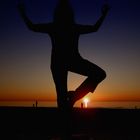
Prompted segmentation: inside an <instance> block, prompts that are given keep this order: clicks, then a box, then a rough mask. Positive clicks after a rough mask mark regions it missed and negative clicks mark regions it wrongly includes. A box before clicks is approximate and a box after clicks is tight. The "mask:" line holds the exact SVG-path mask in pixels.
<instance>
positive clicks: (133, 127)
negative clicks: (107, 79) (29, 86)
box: [0, 107, 140, 140]
mask: <svg viewBox="0 0 140 140" xmlns="http://www.w3.org/2000/svg"><path fill="white" fill-rule="evenodd" d="M69 125H71V127H67V126H69ZM64 133H65V134H67V133H68V134H71V135H72V137H71V139H72V140H140V110H138V109H78V108H74V110H73V111H72V113H71V114H70V117H69V118H66V116H65V113H64V114H63V113H60V112H59V110H58V109H57V108H41V107H39V108H32V107H31V108H30V107H0V140H7V139H8V140H60V139H61V136H62V135H63V134H64ZM65 139H68V138H65Z"/></svg>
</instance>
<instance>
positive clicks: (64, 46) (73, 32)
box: [18, 0, 110, 108]
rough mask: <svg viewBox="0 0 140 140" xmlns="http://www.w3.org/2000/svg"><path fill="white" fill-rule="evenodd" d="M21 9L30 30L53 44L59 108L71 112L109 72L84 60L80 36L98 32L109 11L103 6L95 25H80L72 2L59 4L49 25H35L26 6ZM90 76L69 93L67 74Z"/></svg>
mask: <svg viewBox="0 0 140 140" xmlns="http://www.w3.org/2000/svg"><path fill="white" fill-rule="evenodd" d="M18 9H19V12H20V15H21V17H22V18H23V20H24V22H25V23H26V25H27V27H28V28H29V29H30V30H32V31H34V32H41V33H47V34H48V35H49V36H50V38H51V41H52V54H51V71H52V75H53V80H54V83H55V86H56V92H57V104H58V107H59V108H72V107H73V106H74V104H75V102H76V101H78V100H79V99H81V98H83V97H84V96H85V95H87V94H88V93H89V92H92V93H93V92H94V90H95V88H96V87H97V85H98V84H99V83H100V82H101V81H103V80H104V79H105V77H106V72H105V71H104V70H103V69H102V68H100V67H99V66H97V65H96V64H93V63H91V62H89V61H88V60H86V59H84V58H83V57H82V56H81V55H80V53H79V50H78V40H79V37H80V35H83V34H88V33H93V32H97V31H98V29H99V28H100V26H101V25H102V23H103V21H104V19H105V17H106V15H107V13H108V11H109V9H110V7H109V5H107V4H105V5H103V7H102V9H101V12H102V14H101V16H100V18H99V19H98V20H97V22H96V23H95V24H94V25H81V24H77V23H76V22H75V19H74V12H73V9H72V7H71V5H70V2H69V0H59V1H58V4H57V6H56V8H55V11H54V16H53V21H52V22H50V23H43V24H34V23H33V22H32V21H31V20H30V19H29V18H28V16H27V15H26V12H25V6H24V4H21V3H20V4H19V5H18ZM69 71H70V72H74V73H77V74H80V75H84V76H87V78H86V79H85V81H83V83H82V84H81V85H80V86H79V87H77V89H76V90H74V91H68V88H67V76H68V72H69Z"/></svg>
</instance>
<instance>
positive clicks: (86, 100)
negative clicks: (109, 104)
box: [83, 98, 89, 108]
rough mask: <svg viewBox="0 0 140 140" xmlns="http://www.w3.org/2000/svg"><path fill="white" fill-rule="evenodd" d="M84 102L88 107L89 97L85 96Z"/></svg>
mask: <svg viewBox="0 0 140 140" xmlns="http://www.w3.org/2000/svg"><path fill="white" fill-rule="evenodd" d="M83 103H84V106H85V108H87V107H88V103H89V99H88V98H84V99H83Z"/></svg>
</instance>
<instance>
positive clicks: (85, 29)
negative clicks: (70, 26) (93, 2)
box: [78, 4, 110, 34]
mask: <svg viewBox="0 0 140 140" xmlns="http://www.w3.org/2000/svg"><path fill="white" fill-rule="evenodd" d="M109 9H110V7H109V5H107V4H106V5H103V7H102V15H101V17H100V18H99V19H98V20H97V22H96V23H95V24H94V25H78V31H79V32H80V34H87V33H92V32H97V31H98V29H99V28H100V26H101V25H102V23H103V21H104V19H105V17H106V15H107V13H108V11H109Z"/></svg>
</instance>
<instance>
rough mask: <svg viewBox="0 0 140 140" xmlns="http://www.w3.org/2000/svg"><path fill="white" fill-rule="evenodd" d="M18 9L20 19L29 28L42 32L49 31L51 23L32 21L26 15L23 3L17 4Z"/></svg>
mask: <svg viewBox="0 0 140 140" xmlns="http://www.w3.org/2000/svg"><path fill="white" fill-rule="evenodd" d="M18 10H19V13H20V15H21V17H22V19H23V20H24V22H25V24H26V25H27V27H28V28H29V29H30V30H32V31H35V32H42V33H49V32H51V23H47V24H34V23H32V21H31V20H30V19H29V18H28V17H27V15H26V12H25V6H24V4H19V5H18Z"/></svg>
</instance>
